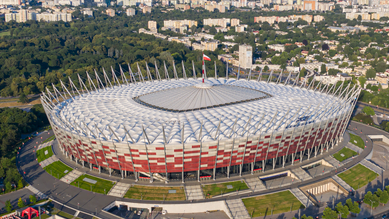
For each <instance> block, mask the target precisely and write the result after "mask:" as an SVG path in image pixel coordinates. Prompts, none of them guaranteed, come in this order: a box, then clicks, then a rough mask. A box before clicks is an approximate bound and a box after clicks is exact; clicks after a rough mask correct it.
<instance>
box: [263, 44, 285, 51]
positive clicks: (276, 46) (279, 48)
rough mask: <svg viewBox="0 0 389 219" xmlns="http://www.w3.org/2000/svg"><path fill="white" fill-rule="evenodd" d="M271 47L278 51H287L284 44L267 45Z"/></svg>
mask: <svg viewBox="0 0 389 219" xmlns="http://www.w3.org/2000/svg"><path fill="white" fill-rule="evenodd" d="M267 47H268V48H269V49H272V50H274V51H278V52H284V51H285V46H284V45H282V44H272V45H268V46H267Z"/></svg>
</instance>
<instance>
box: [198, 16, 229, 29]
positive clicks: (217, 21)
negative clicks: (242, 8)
mask: <svg viewBox="0 0 389 219" xmlns="http://www.w3.org/2000/svg"><path fill="white" fill-rule="evenodd" d="M230 22H231V19H230V18H208V19H203V25H204V26H206V25H208V26H211V27H212V26H220V27H227V26H228V25H229V24H230Z"/></svg>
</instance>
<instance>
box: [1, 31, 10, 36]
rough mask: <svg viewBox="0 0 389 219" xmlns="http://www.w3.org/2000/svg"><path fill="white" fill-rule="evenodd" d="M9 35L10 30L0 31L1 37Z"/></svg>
mask: <svg viewBox="0 0 389 219" xmlns="http://www.w3.org/2000/svg"><path fill="white" fill-rule="evenodd" d="M9 35H11V31H3V32H0V37H2V36H9Z"/></svg>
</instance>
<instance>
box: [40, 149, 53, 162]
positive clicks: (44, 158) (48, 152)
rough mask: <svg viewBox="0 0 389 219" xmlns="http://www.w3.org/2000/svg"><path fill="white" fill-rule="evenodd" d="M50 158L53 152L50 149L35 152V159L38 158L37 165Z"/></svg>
mask: <svg viewBox="0 0 389 219" xmlns="http://www.w3.org/2000/svg"><path fill="white" fill-rule="evenodd" d="M45 151H47V154H45ZM51 156H53V151H52V150H51V147H45V148H42V149H40V150H37V151H36V158H38V163H40V162H42V161H43V160H46V159H47V158H49V157H51Z"/></svg>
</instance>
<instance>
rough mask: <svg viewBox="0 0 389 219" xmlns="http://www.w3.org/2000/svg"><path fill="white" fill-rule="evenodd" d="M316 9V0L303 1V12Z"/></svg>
mask: <svg viewBox="0 0 389 219" xmlns="http://www.w3.org/2000/svg"><path fill="white" fill-rule="evenodd" d="M317 7H318V2H317V1H316V0H310V1H304V10H305V11H316V10H317Z"/></svg>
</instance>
